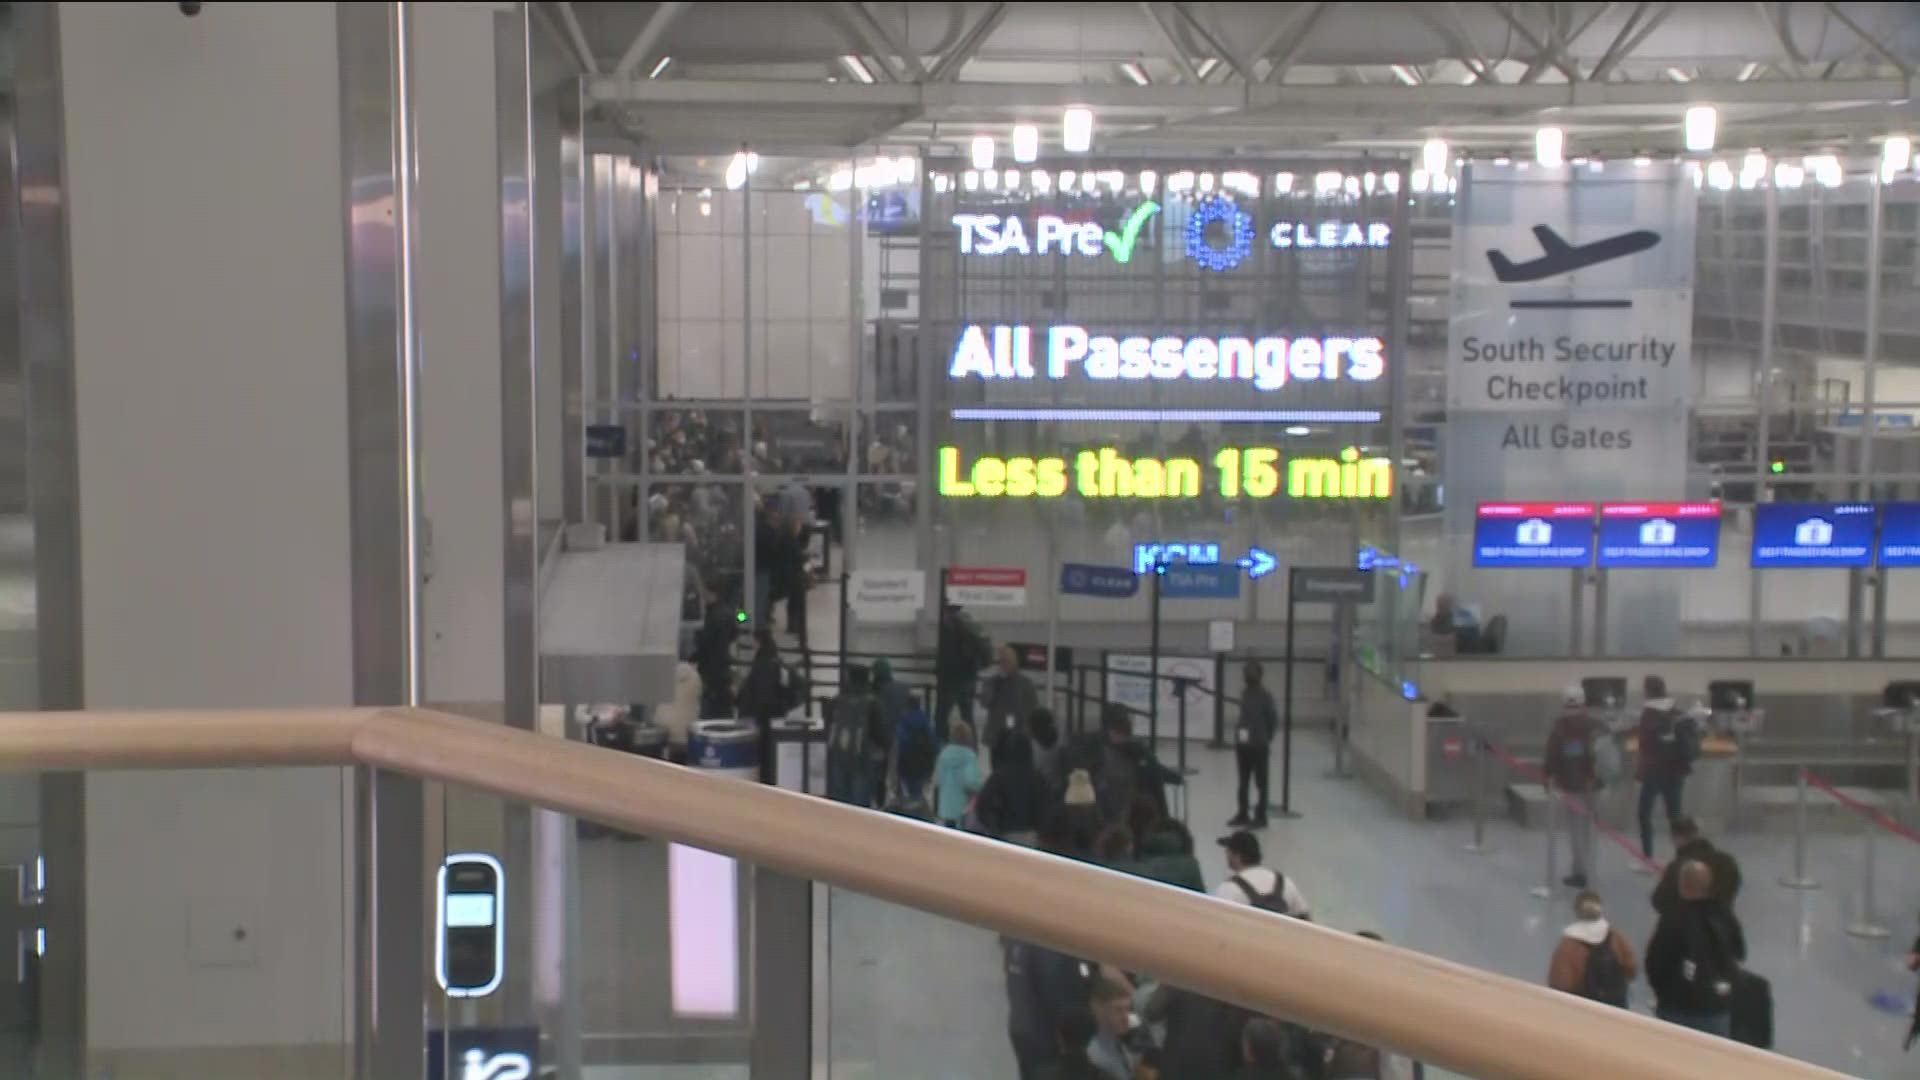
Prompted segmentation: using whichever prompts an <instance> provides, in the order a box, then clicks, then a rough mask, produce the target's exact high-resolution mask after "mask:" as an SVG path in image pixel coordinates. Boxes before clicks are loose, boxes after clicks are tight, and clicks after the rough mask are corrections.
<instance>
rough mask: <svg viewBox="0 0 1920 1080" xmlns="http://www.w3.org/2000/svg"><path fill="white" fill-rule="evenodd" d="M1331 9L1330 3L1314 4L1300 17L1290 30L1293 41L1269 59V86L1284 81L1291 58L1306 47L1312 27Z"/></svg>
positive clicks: (1311, 34) (1318, 23)
mask: <svg viewBox="0 0 1920 1080" xmlns="http://www.w3.org/2000/svg"><path fill="white" fill-rule="evenodd" d="M1332 7H1333V5H1332V4H1331V3H1318V4H1315V5H1313V8H1312V9H1311V10H1309V11H1308V12H1307V13H1306V14H1305V15H1302V16H1301V17H1300V19H1299V21H1298V22H1297V23H1295V24H1294V25H1293V26H1292V27H1291V28H1290V29H1291V31H1292V33H1293V40H1291V41H1288V42H1286V43H1285V44H1283V45H1281V46H1280V48H1279V51H1277V52H1275V53H1274V54H1273V55H1272V57H1270V59H1271V60H1272V61H1273V63H1272V65H1271V66H1270V67H1268V68H1267V82H1268V83H1269V84H1273V85H1278V84H1279V83H1280V82H1281V81H1283V80H1284V79H1286V77H1287V68H1288V67H1290V66H1292V64H1293V58H1294V57H1296V56H1299V55H1300V51H1301V50H1302V49H1305V48H1306V47H1307V41H1308V39H1310V38H1312V37H1313V30H1314V27H1316V26H1319V25H1320V20H1321V19H1323V18H1325V17H1326V14H1327V12H1328V11H1329V10H1331V9H1332Z"/></svg>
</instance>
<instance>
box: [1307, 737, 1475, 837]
mask: <svg viewBox="0 0 1920 1080" xmlns="http://www.w3.org/2000/svg"><path fill="white" fill-rule="evenodd" d="M1336 745H1337V744H1336ZM1488 757H1489V754H1488V751H1487V740H1486V739H1484V738H1482V737H1481V736H1480V735H1479V734H1477V733H1476V734H1474V735H1473V842H1472V843H1470V844H1468V845H1467V850H1468V851H1471V852H1473V853H1474V854H1475V855H1483V854H1485V853H1486V851H1487V758H1488Z"/></svg>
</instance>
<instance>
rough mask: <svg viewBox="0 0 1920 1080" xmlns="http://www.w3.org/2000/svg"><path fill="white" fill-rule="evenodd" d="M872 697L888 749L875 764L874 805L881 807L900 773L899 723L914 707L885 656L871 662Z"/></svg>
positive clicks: (887, 802) (887, 801)
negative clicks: (895, 777)
mask: <svg viewBox="0 0 1920 1080" xmlns="http://www.w3.org/2000/svg"><path fill="white" fill-rule="evenodd" d="M873 697H874V700H875V701H878V702H879V703H880V723H881V726H882V727H883V728H885V729H886V746H887V749H888V754H887V755H886V756H883V757H881V758H879V759H878V761H877V762H876V763H875V770H876V774H875V776H874V780H873V790H874V800H873V804H874V805H875V806H883V807H884V806H887V805H889V802H890V800H889V799H888V798H887V796H888V794H889V791H888V789H889V788H890V787H891V786H892V780H893V777H894V775H895V774H897V773H898V772H899V758H898V756H897V755H898V753H899V749H900V725H901V723H902V722H903V721H904V720H905V719H906V716H907V713H908V712H911V711H912V710H913V695H912V694H911V693H909V692H908V690H907V687H906V686H905V684H903V683H901V682H900V681H899V680H898V679H895V678H894V677H893V664H891V663H890V662H888V660H887V658H886V657H884V656H883V657H881V658H880V659H878V660H875V661H874V662H873Z"/></svg>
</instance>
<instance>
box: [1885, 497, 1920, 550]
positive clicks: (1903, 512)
mask: <svg viewBox="0 0 1920 1080" xmlns="http://www.w3.org/2000/svg"><path fill="white" fill-rule="evenodd" d="M1880 565H1881V566H1920V502H1897V503H1883V504H1881V507H1880Z"/></svg>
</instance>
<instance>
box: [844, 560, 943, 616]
mask: <svg viewBox="0 0 1920 1080" xmlns="http://www.w3.org/2000/svg"><path fill="white" fill-rule="evenodd" d="M926 598H927V575H926V573H925V572H924V571H921V570H855V571H854V572H853V573H852V574H850V575H849V576H848V579H847V603H848V605H849V606H850V607H852V608H853V610H854V613H855V614H857V615H859V616H860V618H861V619H863V620H865V621H867V622H874V623H910V622H912V621H913V619H914V616H915V615H916V614H918V613H919V611H920V609H921V607H922V606H924V605H925V604H926Z"/></svg>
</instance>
